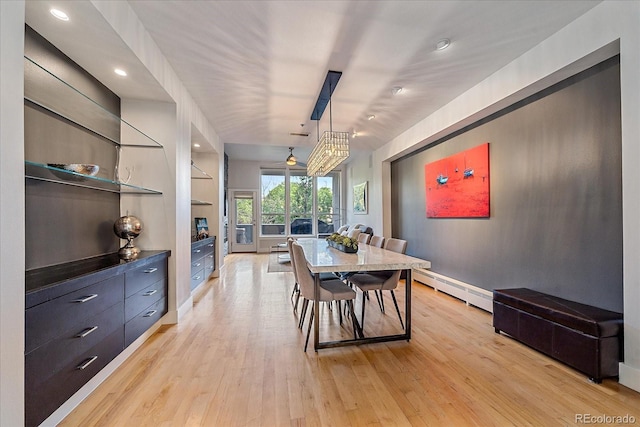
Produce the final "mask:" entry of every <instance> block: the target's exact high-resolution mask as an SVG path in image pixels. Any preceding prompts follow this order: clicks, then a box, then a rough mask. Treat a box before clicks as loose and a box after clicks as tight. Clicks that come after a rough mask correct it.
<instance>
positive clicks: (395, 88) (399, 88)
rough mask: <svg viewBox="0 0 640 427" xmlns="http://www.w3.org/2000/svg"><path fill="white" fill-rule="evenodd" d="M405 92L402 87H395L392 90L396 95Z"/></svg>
mask: <svg viewBox="0 0 640 427" xmlns="http://www.w3.org/2000/svg"><path fill="white" fill-rule="evenodd" d="M403 90H404V88H403V87H402V86H394V87H392V88H391V93H392V94H394V95H398V94H399V93H402V91H403Z"/></svg>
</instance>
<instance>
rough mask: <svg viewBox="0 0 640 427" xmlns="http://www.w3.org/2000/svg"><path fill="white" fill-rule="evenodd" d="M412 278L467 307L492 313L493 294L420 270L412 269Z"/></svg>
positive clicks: (429, 271)
mask: <svg viewBox="0 0 640 427" xmlns="http://www.w3.org/2000/svg"><path fill="white" fill-rule="evenodd" d="M412 277H413V280H415V281H418V282H420V283H424V284H425V285H427V286H429V287H432V288H433V289H435V290H436V291H441V292H444V293H446V294H448V295H451V296H453V297H456V298H458V299H460V300H462V301H464V302H465V304H467V305H473V306H474V307H478V308H480V309H482V310H485V311H488V312H489V313H493V292H491V291H488V290H486V289H482V288H479V287H477V286H473V285H470V284H468V283H465V282H461V281H460V280H456V279H452V278H450V277H447V276H444V275H442V274H438V273H435V272H433V271H431V270H425V269H422V268H416V269H414V270H413V275H412Z"/></svg>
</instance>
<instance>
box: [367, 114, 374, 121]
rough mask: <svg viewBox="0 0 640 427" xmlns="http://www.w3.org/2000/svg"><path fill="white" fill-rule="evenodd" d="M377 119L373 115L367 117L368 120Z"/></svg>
mask: <svg viewBox="0 0 640 427" xmlns="http://www.w3.org/2000/svg"><path fill="white" fill-rule="evenodd" d="M375 118H376V116H374V115H373V114H369V115H368V116H367V120H373V119H375Z"/></svg>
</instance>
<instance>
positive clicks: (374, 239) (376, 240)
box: [369, 235, 384, 248]
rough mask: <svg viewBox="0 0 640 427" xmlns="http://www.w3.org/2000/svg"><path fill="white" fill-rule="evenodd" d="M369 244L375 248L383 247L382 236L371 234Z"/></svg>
mask: <svg viewBox="0 0 640 427" xmlns="http://www.w3.org/2000/svg"><path fill="white" fill-rule="evenodd" d="M369 244H370V245H371V246H375V247H376V248H382V247H384V237H382V236H375V235H374V236H371V238H370V239H369Z"/></svg>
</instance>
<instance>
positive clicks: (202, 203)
mask: <svg viewBox="0 0 640 427" xmlns="http://www.w3.org/2000/svg"><path fill="white" fill-rule="evenodd" d="M191 204H192V205H198V206H212V205H213V203H211V202H205V201H203V200H194V199H191Z"/></svg>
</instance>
